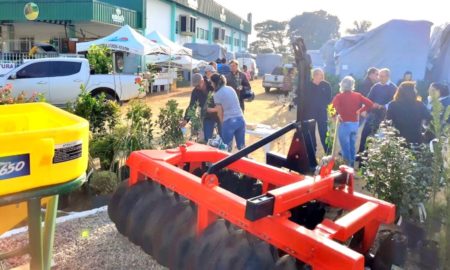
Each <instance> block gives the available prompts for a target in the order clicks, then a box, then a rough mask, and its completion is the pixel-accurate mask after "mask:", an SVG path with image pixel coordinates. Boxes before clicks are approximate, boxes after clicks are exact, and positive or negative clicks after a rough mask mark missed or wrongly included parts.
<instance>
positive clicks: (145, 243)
mask: <svg viewBox="0 0 450 270" xmlns="http://www.w3.org/2000/svg"><path fill="white" fill-rule="evenodd" d="M164 192H165V191H164ZM175 205H176V200H175V198H173V197H172V196H169V195H167V194H165V195H163V196H161V199H160V200H158V201H157V203H156V204H155V206H154V210H153V211H152V214H151V215H148V216H147V217H146V218H145V226H144V230H143V231H142V233H143V234H142V237H143V239H142V243H141V247H142V249H143V250H144V251H145V252H146V253H147V254H150V255H152V256H153V255H154V251H155V250H154V249H153V246H152V244H153V243H152V239H153V236H154V232H155V231H156V230H157V229H158V228H157V225H158V223H159V221H160V220H161V219H162V218H163V217H164V215H165V214H166V213H167V212H168V211H170V210H171V208H172V207H174V206H175Z"/></svg>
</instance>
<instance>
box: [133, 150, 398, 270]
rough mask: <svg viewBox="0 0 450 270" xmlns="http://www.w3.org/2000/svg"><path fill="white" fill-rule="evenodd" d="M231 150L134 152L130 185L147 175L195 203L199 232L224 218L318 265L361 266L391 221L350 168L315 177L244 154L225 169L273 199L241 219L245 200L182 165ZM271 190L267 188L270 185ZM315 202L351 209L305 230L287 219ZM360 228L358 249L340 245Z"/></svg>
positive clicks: (391, 213) (385, 206) (390, 210)
mask: <svg viewBox="0 0 450 270" xmlns="http://www.w3.org/2000/svg"><path fill="white" fill-rule="evenodd" d="M228 155H229V154H228V153H226V152H222V151H219V150H217V149H215V148H211V147H209V146H205V145H200V144H195V143H187V145H184V146H180V147H179V148H177V149H171V150H164V151H159V150H144V151H137V152H133V153H132V154H131V155H130V157H129V159H128V161H127V164H128V166H130V171H131V176H130V181H129V183H130V185H134V184H136V183H137V181H144V180H145V179H146V178H151V180H153V181H156V182H158V183H160V184H161V185H164V186H165V187H167V188H168V189H170V190H173V191H174V192H177V193H179V194H180V195H182V196H184V197H186V198H188V199H189V200H191V201H193V202H195V203H196V204H197V206H198V219H197V229H198V232H199V233H200V232H201V231H202V230H204V229H205V228H206V227H207V226H208V225H209V224H211V223H212V222H214V221H215V220H216V218H217V217H222V218H224V219H226V220H228V221H230V222H232V223H233V224H235V225H237V226H239V227H241V228H242V229H245V230H246V231H248V232H250V233H252V234H254V235H255V236H257V237H259V238H261V239H262V240H264V241H266V242H268V243H270V244H272V245H274V246H275V247H277V248H279V249H281V250H283V251H285V252H286V253H288V254H290V255H292V256H294V257H296V258H298V259H299V260H301V261H303V262H306V263H308V264H310V265H311V266H312V267H313V268H314V269H315V270H316V269H345V270H350V269H355V270H356V269H358V270H360V269H364V257H363V255H362V254H364V253H365V252H367V251H368V250H369V248H370V247H371V246H372V244H373V242H374V240H375V237H376V233H377V231H378V227H379V226H380V224H382V223H385V224H388V223H392V222H393V221H394V218H395V207H394V205H392V204H389V203H386V202H384V201H381V200H378V199H375V198H372V197H369V196H366V195H363V194H360V193H357V192H354V191H353V177H352V171H351V169H349V168H346V167H341V169H340V171H334V172H331V171H329V172H328V173H327V175H324V174H322V175H321V176H317V177H309V176H303V175H299V174H297V173H294V172H287V171H284V170H281V169H278V168H275V167H272V166H269V165H266V164H261V163H257V162H255V161H252V160H249V159H246V158H243V159H240V160H238V161H236V162H235V163H233V164H231V165H230V166H228V168H229V169H231V170H233V171H236V172H239V173H243V174H245V175H248V176H251V177H254V178H256V179H259V180H260V181H262V182H263V193H270V194H271V195H273V196H274V197H275V204H274V212H273V215H272V216H267V217H264V218H262V219H259V220H257V221H254V222H252V221H249V220H247V219H246V218H245V208H246V200H245V199H243V198H241V197H239V196H236V195H234V194H232V193H231V192H229V191H227V190H225V189H222V188H220V187H219V186H218V179H217V177H216V176H215V175H207V174H205V175H203V176H202V178H199V177H197V176H195V175H193V174H191V173H189V172H187V171H184V170H183V169H182V167H183V164H185V163H191V164H196V163H197V164H200V163H201V162H211V163H214V162H217V161H219V160H221V159H223V158H225V157H227V156H228ZM342 174H345V175H347V176H348V179H347V180H348V181H347V184H345V185H343V186H340V187H338V188H337V187H336V186H335V184H334V183H335V178H336V177H338V176H341V175H342ZM269 186H271V187H274V189H271V190H268V187H269ZM311 200H318V201H321V202H324V203H328V204H330V205H331V206H333V207H338V208H343V209H345V210H347V211H349V212H348V213H347V214H346V215H345V216H343V217H341V218H339V219H338V220H336V221H332V220H329V219H325V220H324V221H323V222H322V223H321V224H319V225H318V226H317V227H316V228H315V229H314V230H308V229H306V228H305V227H303V226H300V225H298V224H296V223H294V222H292V221H290V220H288V218H289V216H290V212H289V209H291V208H293V207H296V206H299V205H302V204H304V203H307V202H308V201H311ZM363 228H364V238H363V243H362V247H361V249H360V250H358V252H357V251H354V250H352V249H350V248H348V247H346V246H345V245H342V244H341V243H343V242H345V241H347V240H348V239H350V238H351V237H352V236H353V235H354V234H355V233H357V232H358V231H360V230H361V229H363Z"/></svg>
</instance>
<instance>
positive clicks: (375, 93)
mask: <svg viewBox="0 0 450 270" xmlns="http://www.w3.org/2000/svg"><path fill="white" fill-rule="evenodd" d="M390 74H391V72H390V70H389V69H387V68H384V69H381V70H380V72H379V76H378V79H379V82H378V83H376V84H374V86H373V87H372V89H370V92H369V95H368V96H367V97H368V98H369V99H370V100H371V101H372V102H374V103H377V104H379V105H383V106H385V107H387V105H388V104H389V102H391V101H392V99H393V98H394V94H395V91H396V90H397V86H396V85H395V84H394V83H392V82H391V76H390ZM385 107H384V108H377V109H374V110H372V111H371V112H370V113H369V114H368V116H367V121H366V124H365V125H364V128H363V130H362V133H361V142H360V144H359V151H358V152H359V153H362V152H364V150H365V148H366V141H367V137H368V136H370V135H372V134H375V132H377V130H378V128H379V127H380V124H381V121H383V120H384V118H385V116H386V108H385Z"/></svg>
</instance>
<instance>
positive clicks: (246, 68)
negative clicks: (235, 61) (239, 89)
mask: <svg viewBox="0 0 450 270" xmlns="http://www.w3.org/2000/svg"><path fill="white" fill-rule="evenodd" d="M242 72H243V73H244V74H245V77H247V80H248V81H250V79H251V78H252V75H251V74H250V71H248V67H247V65H243V66H242Z"/></svg>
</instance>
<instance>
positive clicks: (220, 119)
mask: <svg viewBox="0 0 450 270" xmlns="http://www.w3.org/2000/svg"><path fill="white" fill-rule="evenodd" d="M204 73H205V75H204V76H202V75H201V74H200V73H195V74H194V75H193V76H192V85H193V86H194V89H193V91H192V93H191V99H190V102H189V106H188V108H187V109H186V112H188V111H190V110H192V109H193V108H195V106H196V104H198V105H199V106H200V108H201V114H200V117H201V119H202V123H203V140H204V141H205V142H208V141H209V140H210V139H212V137H213V133H214V130H217V134H219V135H220V137H221V139H222V141H223V143H224V144H226V145H227V146H228V149H229V150H230V151H231V148H232V145H233V139H234V141H235V143H236V147H237V149H242V148H244V147H245V127H246V124H245V119H244V110H245V99H246V93H247V92H248V91H250V90H251V86H250V83H249V75H250V74H249V72H248V70H246V67H244V70H243V71H241V70H240V68H239V62H238V61H236V60H231V61H230V62H229V63H227V62H226V60H224V59H223V60H221V61H217V62H211V63H209V65H208V66H206V67H205V69H204ZM189 120H190V119H189V115H188V113H186V114H185V116H184V119H183V120H182V121H181V124H180V125H181V126H182V127H184V126H185V125H186V124H187V123H188V122H189Z"/></svg>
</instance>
